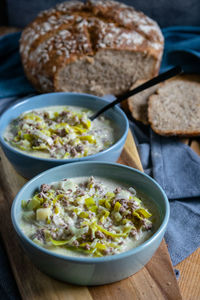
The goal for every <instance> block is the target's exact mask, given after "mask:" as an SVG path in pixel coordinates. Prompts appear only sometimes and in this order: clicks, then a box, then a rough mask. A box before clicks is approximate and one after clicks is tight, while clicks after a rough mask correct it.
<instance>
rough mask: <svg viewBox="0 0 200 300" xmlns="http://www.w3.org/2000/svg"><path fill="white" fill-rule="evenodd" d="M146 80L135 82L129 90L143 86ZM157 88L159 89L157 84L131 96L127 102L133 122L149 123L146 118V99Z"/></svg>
mask: <svg viewBox="0 0 200 300" xmlns="http://www.w3.org/2000/svg"><path fill="white" fill-rule="evenodd" d="M147 80H148V79H144V80H137V81H136V82H135V84H134V85H133V86H132V88H131V89H134V88H136V87H137V86H139V85H141V84H143V83H144V82H145V81H147ZM158 87H159V85H158V84H157V85H155V86H152V87H151V88H149V89H147V90H145V91H143V92H141V93H139V94H137V95H135V96H132V97H130V98H129V99H128V100H127V103H128V108H129V111H130V112H131V115H132V116H133V118H134V119H135V120H137V121H140V122H142V123H143V124H148V123H149V122H148V116H147V111H148V98H149V96H151V95H152V94H153V93H154V92H155V91H156V90H157V89H158Z"/></svg>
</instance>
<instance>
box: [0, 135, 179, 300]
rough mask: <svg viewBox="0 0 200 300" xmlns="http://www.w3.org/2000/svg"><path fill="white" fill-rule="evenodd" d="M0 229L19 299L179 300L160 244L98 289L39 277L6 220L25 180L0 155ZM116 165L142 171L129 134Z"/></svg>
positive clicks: (176, 286) (168, 262) (166, 255)
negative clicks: (134, 268)
mask: <svg viewBox="0 0 200 300" xmlns="http://www.w3.org/2000/svg"><path fill="white" fill-rule="evenodd" d="M0 156H1V163H0V182H1V196H0V228H1V235H2V237H3V240H4V243H5V247H6V251H7V254H8V257H9V260H10V263H11V266H12V270H13V273H14V276H15V279H16V282H17V285H18V288H19V291H20V294H21V296H22V299H28V300H33V299H34V300H35V299H42V300H47V299H48V300H51V299H52V300H54V299H55V300H57V299H59V300H62V299H69V300H71V299H72V300H85V299H87V300H91V299H95V300H108V299H115V300H119V299H126V300H129V299H138V300H146V299H148V300H151V299H152V300H157V299H158V300H164V299H168V300H179V299H182V298H181V295H180V291H179V287H178V284H177V281H176V278H175V275H174V272H173V267H172V265H171V261H170V258H169V254H168V251H167V247H166V244H165V242H164V241H163V242H162V243H161V245H160V247H159V249H158V250H157V252H156V253H155V254H154V256H153V258H152V259H151V260H150V262H149V263H148V264H147V265H146V266H145V267H144V268H143V269H142V270H140V271H139V272H138V273H136V274H135V275H133V276H131V277H129V278H127V279H125V280H122V281H120V282H117V283H113V284H109V285H104V286H98V287H89V288H87V287H79V286H74V285H70V284H67V283H62V282H59V281H57V280H54V279H52V278H50V277H48V276H47V275H45V274H43V273H41V272H40V271H39V270H38V269H36V267H35V266H34V265H33V264H32V263H31V261H30V260H29V258H28V257H27V256H26V255H25V253H24V251H23V249H22V248H21V247H20V245H19V243H18V240H17V237H16V234H15V232H14V229H13V226H12V224H11V218H10V208H11V204H12V201H13V199H14V197H15V195H16V194H17V192H18V191H19V189H20V188H21V187H22V186H23V185H24V184H25V182H26V180H25V179H24V178H22V177H21V176H20V175H18V174H17V173H16V172H15V171H14V169H13V168H12V166H11V165H10V163H9V162H8V161H7V159H6V158H5V156H4V154H3V153H2V151H1V152H0ZM119 162H120V163H124V164H127V165H129V166H133V167H136V168H138V169H140V170H142V165H141V162H140V159H139V156H138V153H137V150H136V147H135V143H134V141H133V138H132V135H131V133H130V132H129V134H128V138H127V141H126V144H125V147H124V150H123V152H122V154H121V157H120V160H119Z"/></svg>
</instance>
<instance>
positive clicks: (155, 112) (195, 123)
mask: <svg viewBox="0 0 200 300" xmlns="http://www.w3.org/2000/svg"><path fill="white" fill-rule="evenodd" d="M148 119H149V123H150V125H151V127H152V129H153V130H154V131H155V132H156V133H158V134H160V135H166V136H172V135H180V136H187V137H189V136H197V135H200V76H198V75H184V76H177V77H176V78H174V79H171V80H169V81H166V82H165V83H163V84H161V85H160V87H159V89H158V90H157V92H156V94H154V95H152V96H150V98H149V105H148Z"/></svg>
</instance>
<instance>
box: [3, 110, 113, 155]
mask: <svg viewBox="0 0 200 300" xmlns="http://www.w3.org/2000/svg"><path fill="white" fill-rule="evenodd" d="M92 114H93V112H92V111H91V110H88V109H85V108H81V107H76V106H50V107H46V108H42V109H37V110H34V111H28V112H25V113H23V114H21V115H20V116H19V117H18V118H17V119H15V120H13V121H12V122H11V124H10V125H9V126H8V127H7V129H6V132H5V135H4V137H5V140H6V141H7V142H8V143H10V144H11V145H12V146H13V147H16V148H17V149H19V150H21V151H23V152H25V153H27V154H30V155H33V156H37V157H43V158H56V159H69V158H78V157H84V156H88V155H92V154H95V153H98V152H101V151H103V150H105V149H107V148H108V147H109V146H111V145H112V144H113V143H114V142H115V140H116V138H115V128H114V124H113V123H112V122H111V121H110V120H108V119H106V118H105V117H103V116H101V117H99V118H97V119H95V120H94V121H92V122H91V121H90V119H89V116H91V115H92Z"/></svg>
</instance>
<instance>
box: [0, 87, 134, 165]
mask: <svg viewBox="0 0 200 300" xmlns="http://www.w3.org/2000/svg"><path fill="white" fill-rule="evenodd" d="M49 95H53V96H57V95H70V96H73V95H75V96H83V97H88V98H95V99H97V100H99V101H103V102H105V105H106V104H108V103H110V101H108V100H106V99H105V98H101V97H98V96H95V95H91V94H85V93H70V92H69V93H68V92H56V93H46V94H40V95H36V96H33V97H30V98H27V99H25V100H23V101H20V100H19V101H18V102H17V103H15V104H13V105H11V106H10V107H9V108H8V109H7V110H5V111H4V112H3V114H2V115H1V117H0V125H1V122H2V119H3V118H5V116H6V115H7V113H9V112H10V111H13V110H14V109H15V108H18V107H19V106H23V105H24V104H26V103H27V102H30V101H32V100H33V101H34V99H33V98H38V97H45V98H46V97H48V96H49ZM49 106H54V105H49ZM58 106H59V104H58ZM69 106H70V105H69ZM71 106H73V105H71ZM42 107H48V105H44V106H41V107H40V108H42ZM112 109H114V110H116V111H117V113H118V114H119V115H120V116H121V117H122V118H123V120H124V122H125V131H124V132H123V134H122V136H121V137H120V138H119V139H118V140H117V141H116V142H115V143H114V144H112V145H111V146H110V147H108V148H106V149H105V150H103V151H100V152H97V153H95V154H92V155H87V156H84V157H77V158H69V159H67V158H66V159H57V158H43V157H37V156H34V155H30V154H28V153H25V152H23V151H20V150H18V149H17V148H14V147H12V146H11V145H10V144H9V143H8V142H6V141H5V140H4V136H3V134H4V132H5V129H6V128H7V126H8V125H9V124H7V126H6V128H5V129H4V131H3V132H0V143H1V144H2V145H4V147H5V148H7V149H8V150H10V151H11V152H14V153H15V154H16V155H21V156H22V157H26V158H29V159H32V160H37V161H41V162H42V161H44V162H48V163H51V162H52V163H58V164H59V163H63V164H64V163H71V162H78V161H87V160H88V159H93V158H96V157H98V156H99V155H100V156H101V155H102V154H106V153H107V152H110V151H112V150H113V149H114V148H115V147H118V145H120V144H121V143H122V142H123V141H124V139H125V138H126V136H127V134H128V129H129V123H128V118H127V116H126V114H125V113H124V112H123V110H122V109H121V108H120V107H118V106H115V107H114V108H112ZM32 110H33V109H32ZM27 111H28V110H27Z"/></svg>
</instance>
